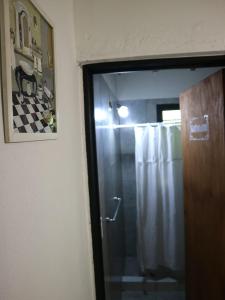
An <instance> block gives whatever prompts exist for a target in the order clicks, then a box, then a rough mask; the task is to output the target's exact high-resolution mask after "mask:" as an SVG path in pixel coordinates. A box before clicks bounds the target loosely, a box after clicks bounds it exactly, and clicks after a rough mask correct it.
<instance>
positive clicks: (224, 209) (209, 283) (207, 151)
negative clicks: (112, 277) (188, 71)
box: [180, 70, 225, 300]
mask: <svg viewBox="0 0 225 300" xmlns="http://www.w3.org/2000/svg"><path fill="white" fill-rule="evenodd" d="M224 98H225V95H224V71H223V70H221V71H219V72H217V73H215V74H213V75H211V76H209V77H208V78H206V79H205V80H203V81H201V82H200V83H199V84H197V85H195V86H194V87H192V88H190V89H189V90H187V91H185V92H183V93H182V94H181V95H180V107H181V116H182V143H183V153H184V189H185V190H184V195H185V196H184V197H185V219H186V272H187V273H186V274H187V277H186V286H187V299H188V300H224V299H225V141H224V138H225V130H224Z"/></svg>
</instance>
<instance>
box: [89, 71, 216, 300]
mask: <svg viewBox="0 0 225 300" xmlns="http://www.w3.org/2000/svg"><path fill="white" fill-rule="evenodd" d="M219 69H220V68H198V69H174V70H153V71H149V70H148V71H135V72H134V71H133V72H118V73H108V74H96V75H94V112H95V116H94V118H95V128H96V130H95V132H96V150H97V151H96V152H97V166H98V184H99V202H100V215H101V229H102V247H103V264H104V275H105V293H106V299H107V300H120V299H121V300H134V299H137V300H138V299H139V300H141V299H143V300H144V299H149V300H184V299H185V296H186V290H185V261H186V257H185V228H184V227H185V226H184V224H185V220H184V192H183V159H182V127H181V113H180V107H179V96H180V94H181V93H182V92H183V91H185V90H187V89H189V88H190V87H192V86H193V85H195V84H197V83H198V82H200V81H201V80H203V79H205V78H206V77H208V76H209V75H210V74H213V73H215V72H217V71H218V70H219Z"/></svg>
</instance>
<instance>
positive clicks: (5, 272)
mask: <svg viewBox="0 0 225 300" xmlns="http://www.w3.org/2000/svg"><path fill="white" fill-rule="evenodd" d="M37 2H38V4H39V5H40V6H41V8H42V9H43V10H44V11H45V12H46V13H47V15H48V16H49V17H50V18H51V19H52V20H53V22H54V23H55V41H56V67H57V71H58V72H57V74H58V78H57V96H58V100H59V101H58V102H59V105H58V109H59V117H60V120H59V121H60V124H59V137H58V139H57V140H56V141H42V142H30V143H18V144H5V143H4V136H3V121H2V113H1V112H2V107H1V105H0V110H1V111H0V299H1V300H57V299H58V300H76V299H77V300H82V299H83V300H90V299H93V295H92V294H93V289H92V287H93V286H92V280H91V276H92V273H91V271H90V270H92V269H91V256H90V254H91V252H90V247H89V246H90V245H88V243H89V242H88V233H87V216H85V213H86V211H87V209H85V206H86V204H85V203H87V187H86V185H85V187H84V180H83V179H84V178H85V177H84V175H85V173H84V170H85V167H84V161H85V160H84V154H83V153H84V152H83V153H82V139H83V138H84V136H83V135H81V124H82V120H83V118H82V114H81V112H80V109H81V107H80V103H79V100H78V95H79V93H78V91H79V79H78V77H79V73H78V67H77V66H76V65H75V44H74V36H75V33H74V23H73V22H74V7H73V1H72V0H67V1H61V0H48V1H46V0H38V1H37ZM85 210H86V211H85Z"/></svg>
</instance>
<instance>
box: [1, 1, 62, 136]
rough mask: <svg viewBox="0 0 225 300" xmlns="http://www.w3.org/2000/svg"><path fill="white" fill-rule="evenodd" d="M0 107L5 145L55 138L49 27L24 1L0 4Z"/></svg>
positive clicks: (52, 47) (55, 118) (51, 41)
mask: <svg viewBox="0 0 225 300" xmlns="http://www.w3.org/2000/svg"><path fill="white" fill-rule="evenodd" d="M2 12H3V16H2V17H3V22H4V24H2V25H4V26H3V35H2V55H3V61H4V64H3V67H2V77H3V82H5V84H4V85H3V100H4V101H3V103H4V117H5V118H4V120H5V136H6V141H7V142H19V141H30V140H31V141H33V140H43V139H54V138H56V134H57V110H56V93H55V65H54V39H53V26H52V25H51V23H50V21H49V20H48V19H47V17H46V16H44V13H43V12H40V9H39V8H37V6H36V5H35V4H34V2H33V1H30V0H3V10H2Z"/></svg>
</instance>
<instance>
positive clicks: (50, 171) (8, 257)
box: [0, 0, 225, 300]
mask: <svg viewBox="0 0 225 300" xmlns="http://www.w3.org/2000/svg"><path fill="white" fill-rule="evenodd" d="M36 1H37V2H38V3H39V4H40V6H41V7H42V8H43V9H44V10H45V11H46V13H47V14H48V15H49V16H50V18H51V19H52V20H53V21H54V23H55V33H56V36H55V38H56V62H57V69H58V80H57V94H58V98H59V106H58V107H59V112H60V132H59V138H58V140H56V141H43V142H33V143H20V144H5V143H4V138H3V126H2V124H3V122H2V114H0V124H1V125H0V170H1V172H0V241H1V242H0V299H1V300H40V299H41V300H53V299H54V300H57V299H58V300H62V299H63V300H72V299H73V300H76V299H79V300H89V299H93V280H92V279H93V278H92V275H93V270H92V266H91V249H90V240H89V238H90V230H89V229H88V230H87V228H88V226H87V224H88V222H87V214H88V206H87V205H86V204H87V182H86V165H85V157H84V152H85V151H84V149H83V151H82V144H83V142H82V140H83V138H84V133H81V130H83V112H82V111H83V105H82V103H83V98H82V93H81V90H82V82H81V73H80V70H78V68H77V67H76V65H75V56H76V59H77V61H78V62H85V61H96V60H106V59H107V60H113V59H124V58H133V57H138V58H141V57H149V56H152V55H157V56H160V55H171V54H176V53H179V54H180V53H183V54H184V53H195V52H199V51H200V52H205V51H207V52H210V51H223V50H224V49H225V34H224V28H225V2H224V1H223V0H214V1H211V0H204V1H203V0H189V1H186V0H171V1H165V0H157V1H156V0H155V1H153V0H141V1H140V0H123V1H121V0H113V1H112V0H74V1H75V4H76V7H75V10H74V7H73V3H72V2H73V0H66V1H61V0H47V1H46V0H36ZM74 11H75V25H74V24H73V13H74ZM74 28H75V30H76V35H75V32H74ZM74 36H76V46H75V44H74V41H73V39H74ZM75 49H76V52H75ZM78 91H80V92H79V93H78ZM1 109H2V108H1V106H0V110H1ZM0 113H1V111H0Z"/></svg>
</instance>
